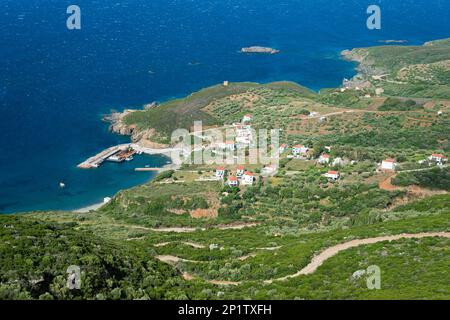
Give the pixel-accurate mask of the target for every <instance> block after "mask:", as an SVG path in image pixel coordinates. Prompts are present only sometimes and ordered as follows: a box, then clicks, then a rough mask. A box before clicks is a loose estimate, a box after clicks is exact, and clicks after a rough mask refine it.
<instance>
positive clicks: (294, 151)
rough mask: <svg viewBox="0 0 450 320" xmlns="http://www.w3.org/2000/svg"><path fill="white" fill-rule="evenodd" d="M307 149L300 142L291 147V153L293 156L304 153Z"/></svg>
mask: <svg viewBox="0 0 450 320" xmlns="http://www.w3.org/2000/svg"><path fill="white" fill-rule="evenodd" d="M308 151H309V148H308V147H305V146H304V145H302V144H297V145H295V146H294V147H293V148H292V154H293V155H295V156H299V155H306V154H307V153H308Z"/></svg>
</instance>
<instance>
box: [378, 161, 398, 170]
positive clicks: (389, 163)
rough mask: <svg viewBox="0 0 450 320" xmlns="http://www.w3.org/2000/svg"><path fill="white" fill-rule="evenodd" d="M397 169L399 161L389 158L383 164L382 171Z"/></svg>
mask: <svg viewBox="0 0 450 320" xmlns="http://www.w3.org/2000/svg"><path fill="white" fill-rule="evenodd" d="M395 167H397V161H396V160H395V159H391V158H388V159H386V160H383V162H381V170H395Z"/></svg>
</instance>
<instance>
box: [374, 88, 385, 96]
mask: <svg viewBox="0 0 450 320" xmlns="http://www.w3.org/2000/svg"><path fill="white" fill-rule="evenodd" d="M383 93H384V89H383V88H376V89H375V94H376V95H377V96H381V95H382V94H383Z"/></svg>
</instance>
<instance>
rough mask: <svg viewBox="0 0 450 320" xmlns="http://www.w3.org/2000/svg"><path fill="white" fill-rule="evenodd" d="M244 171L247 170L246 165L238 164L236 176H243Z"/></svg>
mask: <svg viewBox="0 0 450 320" xmlns="http://www.w3.org/2000/svg"><path fill="white" fill-rule="evenodd" d="M244 172H245V167H244V166H238V167H237V168H236V176H238V177H242V176H243V175H244Z"/></svg>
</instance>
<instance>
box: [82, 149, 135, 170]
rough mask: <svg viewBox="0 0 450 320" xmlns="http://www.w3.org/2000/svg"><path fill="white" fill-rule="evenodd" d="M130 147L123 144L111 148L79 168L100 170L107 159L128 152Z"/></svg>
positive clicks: (83, 163)
mask: <svg viewBox="0 0 450 320" xmlns="http://www.w3.org/2000/svg"><path fill="white" fill-rule="evenodd" d="M129 147H130V144H129V143H128V144H121V145H118V146H113V147H110V148H108V149H106V150H103V151H102V152H100V153H99V154H97V155H95V156H93V157H91V158H89V159H87V160H86V161H84V162H82V163H80V164H79V165H78V166H77V167H78V168H80V169H92V168H98V167H99V166H100V165H101V164H102V163H103V162H104V161H105V160H106V159H108V158H109V157H111V156H113V155H115V154H116V153H118V152H120V151H124V150H127V149H128V148H129Z"/></svg>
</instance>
